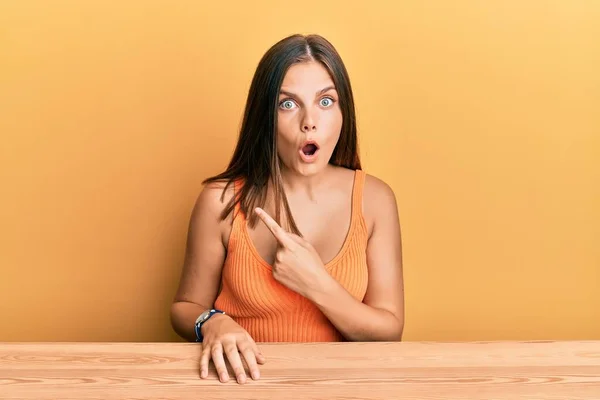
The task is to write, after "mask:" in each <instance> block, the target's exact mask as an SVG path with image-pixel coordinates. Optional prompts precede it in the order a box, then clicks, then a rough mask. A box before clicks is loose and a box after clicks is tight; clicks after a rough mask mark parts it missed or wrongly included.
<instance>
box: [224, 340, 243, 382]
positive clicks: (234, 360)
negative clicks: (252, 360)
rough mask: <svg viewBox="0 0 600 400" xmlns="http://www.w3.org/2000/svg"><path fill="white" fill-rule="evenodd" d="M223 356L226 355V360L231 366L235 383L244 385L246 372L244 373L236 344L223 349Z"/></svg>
mask: <svg viewBox="0 0 600 400" xmlns="http://www.w3.org/2000/svg"><path fill="white" fill-rule="evenodd" d="M225 354H227V359H228V360H229V364H231V368H233V373H234V374H235V377H236V379H237V382H238V383H242V384H243V383H246V371H244V365H243V364H242V359H241V358H240V354H239V353H238V348H237V344H236V343H235V342H233V343H231V344H229V345H227V346H226V347H225Z"/></svg>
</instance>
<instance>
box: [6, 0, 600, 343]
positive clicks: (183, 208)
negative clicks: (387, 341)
mask: <svg viewBox="0 0 600 400" xmlns="http://www.w3.org/2000/svg"><path fill="white" fill-rule="evenodd" d="M217 3H219V4H217ZM598 21H600V3H598V2H595V1H517V0H513V1H490V2H484V1H452V2H449V1H448V2H446V1H438V2H430V1H426V2H423V1H416V0H415V1H402V2H391V1H390V2H378V1H369V2H362V1H356V2H348V1H303V2H300V3H290V2H285V1H264V0H263V1H253V2H241V1H240V2H237V3H236V2H204V1H174V2H173V1H141V0H139V1H133V0H129V1H78V0H77V1H75V0H73V1H64V0H61V1H42V0H39V1H26V0H24V1H2V2H1V3H0V50H1V51H0V57H1V62H0V72H1V75H0V132H1V142H0V143H1V145H0V146H1V147H0V160H1V164H0V179H1V183H2V185H1V187H2V195H1V196H0V221H1V230H0V267H1V279H0V340H2V341H21V340H22V341H31V340H36V341H37V340H39V341H44V340H48V341H70V340H73V341H171V340H178V338H177V336H176V335H175V334H174V333H173V332H172V329H171V327H170V324H169V316H168V313H169V306H170V302H171V300H172V297H173V295H174V291H175V288H176V285H177V282H178V279H179V273H180V270H181V265H182V261H183V255H184V246H185V239H186V238H185V235H186V230H187V224H188V218H189V215H190V212H191V208H192V206H193V203H194V200H195V198H196V196H197V194H198V193H199V191H200V189H201V181H202V179H204V178H206V177H208V176H209V175H212V174H215V173H217V172H219V171H221V170H222V169H223V168H224V167H225V166H226V163H227V161H228V160H229V157H230V155H231V153H232V150H233V147H234V145H235V141H236V137H237V130H238V128H239V124H240V121H241V114H242V111H243V107H244V101H245V97H246V94H247V90H248V87H249V84H250V80H251V78H252V74H253V72H254V69H255V67H256V64H257V62H258V60H259V58H260V57H261V56H262V54H263V53H264V52H265V51H266V50H267V49H268V47H269V46H271V45H272V44H274V43H275V42H276V41H277V40H279V39H281V38H282V37H284V36H287V35H288V34H291V33H295V32H300V33H313V32H315V33H320V34H322V35H324V36H325V37H327V38H328V39H329V40H331V41H332V42H333V44H334V45H335V46H336V47H337V49H338V50H339V52H340V53H341V55H342V57H343V59H344V61H345V62H346V64H347V68H348V70H349V72H350V76H351V80H352V84H353V86H354V90H355V96H356V103H357V110H358V124H359V130H360V140H361V142H360V143H361V154H362V157H363V162H364V168H365V169H366V170H367V172H369V173H371V174H374V175H376V176H378V177H380V178H382V179H384V180H385V181H387V182H388V183H389V184H390V185H391V186H392V188H393V189H394V191H395V193H396V195H397V198H398V204H399V209H400V214H401V224H402V231H403V238H404V264H405V267H404V268H405V286H406V328H405V336H404V337H405V339H406V340H497V339H591V338H595V339H600V244H599V243H598V241H599V239H600V161H599V160H600V117H599V115H600V72H599V71H600V40H599V38H600V24H598Z"/></svg>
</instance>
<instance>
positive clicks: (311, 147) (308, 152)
mask: <svg viewBox="0 0 600 400" xmlns="http://www.w3.org/2000/svg"><path fill="white" fill-rule="evenodd" d="M317 150H319V146H317V144H316V143H313V142H308V143H306V144H305V145H304V146H302V153H304V155H305V156H312V155H314V154H315V153H316V152H317Z"/></svg>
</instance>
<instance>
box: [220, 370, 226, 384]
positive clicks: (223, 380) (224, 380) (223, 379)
mask: <svg viewBox="0 0 600 400" xmlns="http://www.w3.org/2000/svg"><path fill="white" fill-rule="evenodd" d="M221 382H227V374H226V373H224V372H223V373H222V374H221Z"/></svg>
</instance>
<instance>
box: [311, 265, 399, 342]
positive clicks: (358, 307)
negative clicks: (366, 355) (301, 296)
mask: <svg viewBox="0 0 600 400" xmlns="http://www.w3.org/2000/svg"><path fill="white" fill-rule="evenodd" d="M322 288H323V290H319V291H316V292H314V293H311V295H310V300H311V301H312V302H313V303H315V305H316V306H317V307H319V309H320V310H321V312H323V314H324V315H325V316H326V317H327V318H328V319H329V321H330V322H331V323H332V324H333V325H334V326H335V327H336V328H337V329H338V330H339V331H340V332H341V333H342V335H344V337H345V338H346V339H348V340H351V341H356V342H368V341H400V340H402V331H403V328H404V323H403V321H401V320H400V319H398V318H397V317H396V316H395V315H394V314H392V313H391V312H389V311H387V310H381V309H378V308H374V307H371V306H369V305H367V304H364V303H362V302H360V301H358V300H356V299H355V298H354V297H352V295H350V293H348V291H346V289H344V287H342V286H341V285H340V284H339V283H338V282H337V281H336V280H335V279H333V278H332V277H331V276H328V277H327V278H325V283H324V284H323V286H322Z"/></svg>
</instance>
